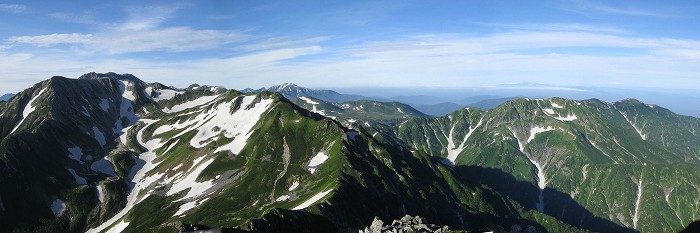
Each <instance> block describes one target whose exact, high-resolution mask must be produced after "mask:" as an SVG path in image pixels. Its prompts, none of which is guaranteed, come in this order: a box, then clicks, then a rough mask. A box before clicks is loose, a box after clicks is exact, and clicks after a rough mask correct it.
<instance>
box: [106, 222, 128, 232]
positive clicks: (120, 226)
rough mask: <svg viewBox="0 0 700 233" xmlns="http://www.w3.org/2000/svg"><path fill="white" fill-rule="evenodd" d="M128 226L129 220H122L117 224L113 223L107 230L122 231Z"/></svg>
mask: <svg viewBox="0 0 700 233" xmlns="http://www.w3.org/2000/svg"><path fill="white" fill-rule="evenodd" d="M128 226H129V222H126V220H122V221H121V222H119V223H118V224H117V225H114V227H112V229H109V231H108V232H122V231H124V229H126V227H128Z"/></svg>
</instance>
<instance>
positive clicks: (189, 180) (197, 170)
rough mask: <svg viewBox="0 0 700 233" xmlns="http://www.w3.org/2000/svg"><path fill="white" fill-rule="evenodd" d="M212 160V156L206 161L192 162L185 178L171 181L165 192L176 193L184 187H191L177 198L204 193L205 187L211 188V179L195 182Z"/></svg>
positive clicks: (212, 184) (168, 193) (167, 193)
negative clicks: (170, 185)
mask: <svg viewBox="0 0 700 233" xmlns="http://www.w3.org/2000/svg"><path fill="white" fill-rule="evenodd" d="M213 162H214V158H211V159H209V160H207V161H206V162H202V163H199V164H194V165H193V167H192V168H194V170H192V168H190V171H188V172H187V174H188V175H187V176H186V177H185V178H182V179H179V180H175V181H173V182H171V183H172V187H170V189H169V190H168V192H166V193H165V194H166V195H168V196H170V195H173V194H176V193H178V192H180V191H183V190H185V189H188V188H191V189H190V190H189V191H187V194H186V195H185V196H183V197H182V198H180V199H179V200H184V199H187V198H192V197H196V196H199V195H201V194H204V192H205V191H207V189H209V188H211V187H212V186H214V182H212V181H205V182H202V183H199V182H197V181H196V180H197V177H199V174H201V173H202V171H204V169H205V168H207V167H208V166H209V164H211V163H213Z"/></svg>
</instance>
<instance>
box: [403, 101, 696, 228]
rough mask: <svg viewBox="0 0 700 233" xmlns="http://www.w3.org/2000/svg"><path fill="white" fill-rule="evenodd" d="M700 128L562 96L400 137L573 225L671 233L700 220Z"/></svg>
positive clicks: (469, 114) (632, 105)
mask: <svg viewBox="0 0 700 233" xmlns="http://www.w3.org/2000/svg"><path fill="white" fill-rule="evenodd" d="M698 122H700V120H698V119H695V118H690V117H682V116H678V115H676V114H673V113H671V112H670V111H668V110H666V109H663V108H661V107H658V106H649V105H645V104H642V103H639V102H638V101H634V100H627V101H621V102H617V103H613V104H608V103H604V102H601V101H598V100H586V101H580V102H579V101H572V100H565V99H560V98H552V99H536V100H532V99H518V100H513V101H509V102H507V103H505V104H503V105H500V106H498V107H497V108H495V109H493V110H490V111H482V110H478V109H469V110H463V111H458V112H455V113H452V114H450V115H448V116H446V117H442V118H436V119H428V118H415V119H410V120H408V121H406V122H404V123H402V124H400V125H399V126H397V127H395V129H394V130H395V137H396V138H398V139H397V140H400V141H402V142H403V143H404V144H407V145H411V146H412V147H414V148H416V149H419V150H424V151H427V152H428V153H430V154H431V155H434V156H440V157H444V158H446V159H447V160H446V162H447V163H448V164H452V163H454V164H456V165H457V166H456V167H455V169H456V170H461V171H462V172H463V173H464V174H465V175H469V176H478V177H480V178H479V180H480V182H478V183H483V184H488V185H489V186H491V187H494V188H495V189H496V190H497V191H499V192H501V193H503V194H505V195H507V196H509V197H511V198H513V199H515V200H518V201H519V202H520V203H521V204H522V205H524V206H525V207H527V208H530V209H537V210H540V211H542V212H544V213H547V214H549V215H552V216H555V217H558V218H560V219H562V220H564V221H565V222H568V223H570V224H572V225H575V226H579V227H584V228H587V229H591V230H596V231H608V229H610V228H609V227H610V225H609V224H608V223H607V222H606V221H599V220H600V219H604V220H609V221H613V222H615V223H617V224H619V225H620V226H625V227H629V228H634V229H637V230H640V231H643V232H652V231H662V232H668V231H678V230H680V229H682V228H683V227H684V226H686V225H687V224H688V223H690V222H692V221H694V220H695V219H694V218H695V217H694V215H696V214H697V213H699V212H698V208H697V201H689V200H700V195H698V192H697V191H700V190H698V187H700V185H699V184H698V179H697V178H698V175H699V174H700V173H699V172H698V170H697V169H693V167H695V166H697V164H698V162H699V160H698V158H699V157H698V151H700V150H698V149H699V148H698V145H700V137H698V136H697V134H696V133H695V132H696V131H697V129H698ZM680 174H684V175H683V177H679V175H680ZM467 182H473V180H472V181H467ZM514 187H515V188H514ZM533 187H534V188H533ZM672 190H683V191H680V192H678V193H674V191H672ZM679 203H684V204H679ZM572 207H573V208H572Z"/></svg>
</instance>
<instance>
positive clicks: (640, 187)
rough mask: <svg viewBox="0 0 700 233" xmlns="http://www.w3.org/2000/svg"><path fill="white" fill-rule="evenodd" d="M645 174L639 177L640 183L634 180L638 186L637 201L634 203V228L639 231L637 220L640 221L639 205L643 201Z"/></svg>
mask: <svg viewBox="0 0 700 233" xmlns="http://www.w3.org/2000/svg"><path fill="white" fill-rule="evenodd" d="M643 176H644V173H642V174H641V175H639V181H637V180H635V179H632V181H633V182H634V183H635V184H637V199H636V201H635V202H634V215H632V227H633V228H634V229H637V220H639V203H640V202H641V201H642V191H644V188H643V183H642V178H644V177H643Z"/></svg>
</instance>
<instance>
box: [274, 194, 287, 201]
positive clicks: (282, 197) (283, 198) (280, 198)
mask: <svg viewBox="0 0 700 233" xmlns="http://www.w3.org/2000/svg"><path fill="white" fill-rule="evenodd" d="M289 198H290V196H289V195H282V196H280V197H278V198H277V199H275V201H286V200H289Z"/></svg>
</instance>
